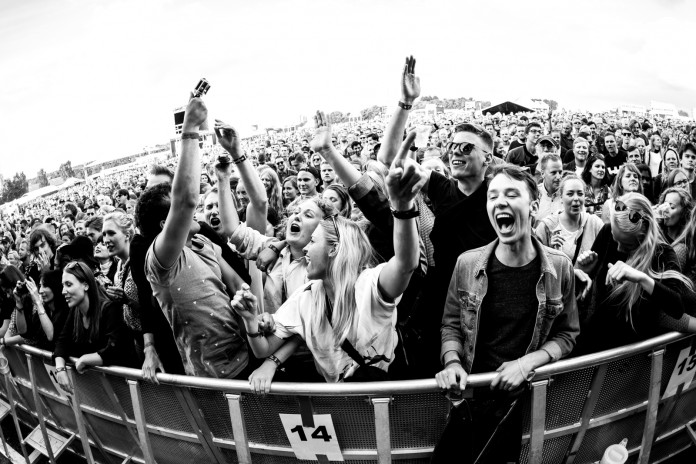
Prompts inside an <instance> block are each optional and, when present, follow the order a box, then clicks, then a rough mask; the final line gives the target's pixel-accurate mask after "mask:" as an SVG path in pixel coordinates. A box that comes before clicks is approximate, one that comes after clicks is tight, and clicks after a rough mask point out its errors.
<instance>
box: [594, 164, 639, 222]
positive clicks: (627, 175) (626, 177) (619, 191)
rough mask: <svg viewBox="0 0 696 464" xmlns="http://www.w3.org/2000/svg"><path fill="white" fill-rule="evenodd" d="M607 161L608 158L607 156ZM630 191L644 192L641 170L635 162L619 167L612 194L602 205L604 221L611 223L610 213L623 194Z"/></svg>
mask: <svg viewBox="0 0 696 464" xmlns="http://www.w3.org/2000/svg"><path fill="white" fill-rule="evenodd" d="M604 161H605V163H606V158H605V160H604ZM630 192H638V193H640V194H641V195H642V194H643V182H642V180H641V175H640V171H639V170H638V167H636V166H635V165H634V164H624V165H623V166H621V167H620V168H619V171H618V173H617V174H616V177H614V182H613V183H612V187H611V195H610V196H609V199H608V200H607V201H606V203H604V206H602V221H604V223H605V224H609V219H610V214H611V211H612V209H613V208H614V204H615V202H616V201H617V200H618V199H619V198H620V197H622V196H623V195H625V194H627V193H630Z"/></svg>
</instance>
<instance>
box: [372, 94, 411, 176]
mask: <svg viewBox="0 0 696 464" xmlns="http://www.w3.org/2000/svg"><path fill="white" fill-rule="evenodd" d="M404 103H406V104H409V105H410V104H412V103H413V102H404ZM407 121H408V110H405V109H403V108H401V107H400V106H399V107H397V108H396V111H394V115H393V116H392V117H391V119H390V120H389V124H387V128H386V129H385V130H384V138H383V140H382V145H381V146H380V148H379V153H377V159H378V160H379V161H381V162H382V163H383V164H384V165H386V166H391V164H392V161H394V157H395V156H396V152H397V151H398V150H399V147H400V146H401V142H402V139H403V134H404V129H405V128H406V122H407Z"/></svg>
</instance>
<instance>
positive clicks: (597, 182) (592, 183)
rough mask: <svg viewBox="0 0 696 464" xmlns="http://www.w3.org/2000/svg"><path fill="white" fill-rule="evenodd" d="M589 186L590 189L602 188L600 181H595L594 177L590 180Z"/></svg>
mask: <svg viewBox="0 0 696 464" xmlns="http://www.w3.org/2000/svg"><path fill="white" fill-rule="evenodd" d="M590 185H591V186H592V188H599V187H601V186H602V179H597V178H596V177H592V178H591V179H590Z"/></svg>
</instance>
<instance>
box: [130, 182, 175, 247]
mask: <svg viewBox="0 0 696 464" xmlns="http://www.w3.org/2000/svg"><path fill="white" fill-rule="evenodd" d="M171 192H172V186H171V184H168V183H164V184H158V185H155V186H154V187H152V188H149V189H147V190H145V191H144V192H143V194H142V195H140V198H139V199H138V204H137V205H136V206H135V220H136V222H137V225H138V227H139V228H140V232H142V234H143V237H145V238H146V239H148V240H149V241H152V240H154V239H155V237H157V234H159V233H160V232H161V231H162V227H161V226H160V222H162V221H164V220H166V219H167V215H168V214H169V208H170V207H171V204H172V200H171Z"/></svg>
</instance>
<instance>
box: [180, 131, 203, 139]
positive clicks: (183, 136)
mask: <svg viewBox="0 0 696 464" xmlns="http://www.w3.org/2000/svg"><path fill="white" fill-rule="evenodd" d="M185 139H196V140H200V139H201V136H200V135H198V132H184V133H183V134H181V140H185Z"/></svg>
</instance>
